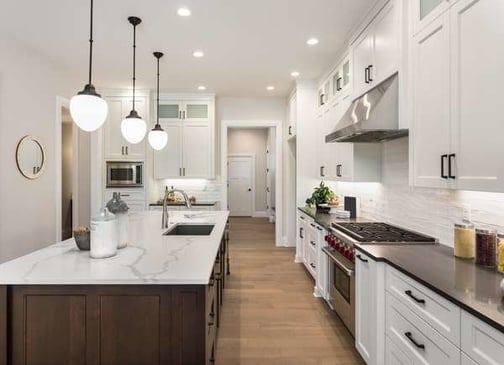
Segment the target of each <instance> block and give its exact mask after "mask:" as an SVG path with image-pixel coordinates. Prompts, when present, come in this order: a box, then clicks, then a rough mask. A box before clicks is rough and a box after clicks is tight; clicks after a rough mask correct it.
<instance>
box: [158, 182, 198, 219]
mask: <svg viewBox="0 0 504 365" xmlns="http://www.w3.org/2000/svg"><path fill="white" fill-rule="evenodd" d="M172 193H180V194H182V196H183V197H184V203H185V206H186V208H187V209H191V207H192V205H191V201H190V200H189V197H188V196H187V193H186V192H185V191H184V190H180V189H171V190H169V191H166V192H165V196H164V199H163V218H162V222H161V228H168V197H169V196H170V194H172Z"/></svg>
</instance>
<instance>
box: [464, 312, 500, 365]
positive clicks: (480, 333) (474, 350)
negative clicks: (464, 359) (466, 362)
mask: <svg viewBox="0 0 504 365" xmlns="http://www.w3.org/2000/svg"><path fill="white" fill-rule="evenodd" d="M462 351H463V352H465V353H466V354H467V355H469V357H470V358H472V359H473V360H474V361H475V362H476V363H478V364H480V365H502V364H504V333H502V332H500V331H498V330H496V329H495V328H493V327H491V326H489V325H488V324H486V323H484V322H482V321H480V320H479V319H477V318H476V317H474V316H472V315H471V314H469V313H467V312H466V311H462Z"/></svg>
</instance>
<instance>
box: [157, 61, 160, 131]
mask: <svg viewBox="0 0 504 365" xmlns="http://www.w3.org/2000/svg"><path fill="white" fill-rule="evenodd" d="M160 57H161V56H160ZM160 57H157V56H156V58H157V113H156V116H157V118H156V127H160V125H159V58H160Z"/></svg>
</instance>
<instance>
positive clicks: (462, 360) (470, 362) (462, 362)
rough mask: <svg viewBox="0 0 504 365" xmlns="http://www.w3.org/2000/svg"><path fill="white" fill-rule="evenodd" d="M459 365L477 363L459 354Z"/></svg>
mask: <svg viewBox="0 0 504 365" xmlns="http://www.w3.org/2000/svg"><path fill="white" fill-rule="evenodd" d="M460 365H478V363H476V362H474V361H473V360H472V359H471V358H470V357H469V356H467V355H466V354H464V353H463V352H462V353H461V354H460Z"/></svg>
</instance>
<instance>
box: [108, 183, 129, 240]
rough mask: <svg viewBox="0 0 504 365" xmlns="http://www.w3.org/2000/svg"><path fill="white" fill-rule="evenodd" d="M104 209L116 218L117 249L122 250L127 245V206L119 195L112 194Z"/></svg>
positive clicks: (116, 193)
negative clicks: (117, 230) (117, 231)
mask: <svg viewBox="0 0 504 365" xmlns="http://www.w3.org/2000/svg"><path fill="white" fill-rule="evenodd" d="M106 207H107V209H108V211H109V212H110V213H112V214H115V216H116V218H117V226H118V229H119V244H118V245H117V248H124V247H126V246H127V245H128V229H129V227H128V210H129V207H128V204H126V202H124V201H123V200H122V199H121V193H118V192H114V193H113V194H112V199H110V200H109V201H108V203H107V205H106Z"/></svg>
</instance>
